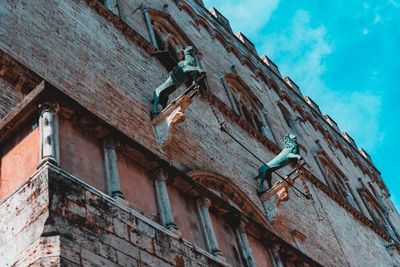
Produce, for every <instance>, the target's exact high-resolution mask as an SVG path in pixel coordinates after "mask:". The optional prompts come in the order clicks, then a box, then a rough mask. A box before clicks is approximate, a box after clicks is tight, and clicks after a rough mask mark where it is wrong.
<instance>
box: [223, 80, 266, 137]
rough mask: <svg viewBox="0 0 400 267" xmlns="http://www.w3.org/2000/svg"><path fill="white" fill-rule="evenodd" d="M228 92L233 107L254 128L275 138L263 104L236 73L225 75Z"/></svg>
mask: <svg viewBox="0 0 400 267" xmlns="http://www.w3.org/2000/svg"><path fill="white" fill-rule="evenodd" d="M224 82H225V83H226V86H227V87H228V88H227V94H228V97H229V98H230V100H231V105H232V108H233V109H234V110H235V111H236V112H237V114H238V115H239V116H241V117H242V118H243V119H244V120H245V121H247V122H248V123H249V124H250V125H251V126H252V127H253V128H255V129H257V130H259V131H260V132H261V133H262V135H263V136H264V137H266V138H268V139H270V140H274V137H273V134H272V131H271V129H270V128H269V125H268V121H267V118H266V117H265V115H264V114H263V112H262V109H263V104H262V103H261V102H260V100H259V99H258V97H257V96H256V95H255V94H254V93H253V92H252V91H251V89H250V88H249V87H248V86H247V84H246V83H245V82H244V81H243V80H242V79H241V78H240V77H239V76H238V75H237V74H234V73H227V74H225V76H224Z"/></svg>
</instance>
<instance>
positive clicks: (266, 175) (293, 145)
mask: <svg viewBox="0 0 400 267" xmlns="http://www.w3.org/2000/svg"><path fill="white" fill-rule="evenodd" d="M283 142H284V145H285V147H284V148H283V149H282V151H281V152H280V153H279V154H278V155H277V156H276V157H275V158H273V159H272V160H271V161H270V162H268V163H267V164H263V165H262V166H261V167H260V168H259V169H258V176H257V177H256V179H260V181H259V184H258V190H257V194H258V195H262V194H263V193H264V192H265V191H264V190H263V188H264V182H265V179H266V180H267V183H268V189H270V188H271V187H272V173H273V172H274V171H276V170H278V169H280V168H282V167H284V166H286V165H287V164H290V163H295V162H297V161H299V160H300V159H301V156H300V154H299V146H298V144H297V139H296V136H295V135H294V134H291V133H287V134H286V135H285V138H284V141H283Z"/></svg>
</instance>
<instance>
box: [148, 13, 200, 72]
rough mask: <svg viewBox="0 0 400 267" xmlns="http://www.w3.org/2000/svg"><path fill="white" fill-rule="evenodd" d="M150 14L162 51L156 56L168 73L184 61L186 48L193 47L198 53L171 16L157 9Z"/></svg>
mask: <svg viewBox="0 0 400 267" xmlns="http://www.w3.org/2000/svg"><path fill="white" fill-rule="evenodd" d="M149 14H150V19H151V23H152V26H153V30H154V34H155V36H156V41H157V45H158V47H159V50H160V51H159V52H157V53H155V56H156V57H157V58H158V59H159V60H160V62H161V63H162V64H163V65H164V67H165V68H166V69H167V70H168V71H170V70H172V68H174V67H175V66H176V64H177V63H178V61H180V60H181V59H182V57H183V54H182V51H183V49H184V48H185V47H187V46H193V47H194V48H195V51H198V50H197V49H196V47H195V46H194V44H193V43H192V42H191V41H190V39H189V37H187V35H186V34H185V32H184V31H183V30H182V29H181V28H180V27H179V25H178V24H177V23H176V22H175V21H174V20H173V19H172V17H171V16H170V15H169V14H167V13H165V12H161V11H158V10H155V9H149Z"/></svg>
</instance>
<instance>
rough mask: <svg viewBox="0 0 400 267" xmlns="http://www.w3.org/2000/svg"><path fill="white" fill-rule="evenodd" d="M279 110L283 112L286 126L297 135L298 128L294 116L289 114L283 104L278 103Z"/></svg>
mask: <svg viewBox="0 0 400 267" xmlns="http://www.w3.org/2000/svg"><path fill="white" fill-rule="evenodd" d="M278 108H279V109H280V110H281V112H282V115H283V118H284V119H285V122H286V125H287V126H288V127H289V128H290V129H292V130H293V131H294V132H295V133H296V134H298V131H297V127H296V120H295V118H294V116H293V115H292V114H291V113H290V112H289V110H288V109H287V108H286V107H285V105H284V104H283V103H282V102H278Z"/></svg>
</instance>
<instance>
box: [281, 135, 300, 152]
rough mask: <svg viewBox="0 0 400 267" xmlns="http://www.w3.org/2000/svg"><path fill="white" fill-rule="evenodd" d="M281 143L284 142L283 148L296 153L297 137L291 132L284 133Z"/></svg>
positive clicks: (297, 148)
mask: <svg viewBox="0 0 400 267" xmlns="http://www.w3.org/2000/svg"><path fill="white" fill-rule="evenodd" d="M283 143H284V144H285V148H290V149H292V153H298V151H299V147H298V144H297V138H296V136H295V135H294V134H292V133H287V134H285V137H284V139H283Z"/></svg>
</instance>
